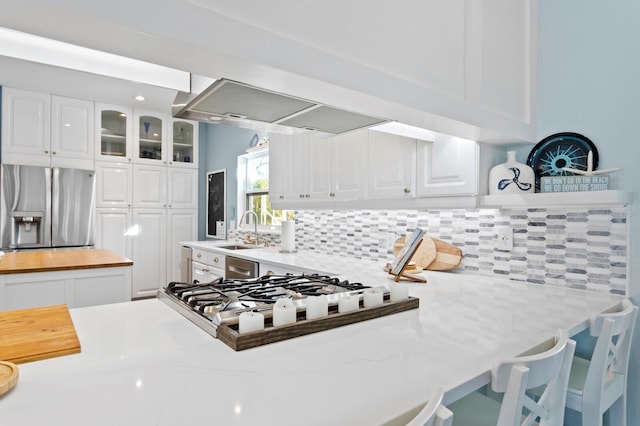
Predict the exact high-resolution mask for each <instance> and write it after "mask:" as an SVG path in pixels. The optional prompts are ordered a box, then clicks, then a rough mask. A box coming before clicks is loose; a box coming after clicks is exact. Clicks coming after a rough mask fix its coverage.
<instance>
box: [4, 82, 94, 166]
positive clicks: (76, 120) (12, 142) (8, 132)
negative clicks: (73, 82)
mask: <svg viewBox="0 0 640 426" xmlns="http://www.w3.org/2000/svg"><path fill="white" fill-rule="evenodd" d="M93 122H94V119H93V102H90V101H83V100H78V99H70V98H63V97H60V96H51V95H49V94H45V93H38V92H30V91H27V90H20V89H13V88H9V87H3V90H2V162H3V163H7V164H27V165H34V166H46V167H49V166H52V167H72V168H82V169H89V170H90V169H93V140H92V139H93V125H94V123H93Z"/></svg>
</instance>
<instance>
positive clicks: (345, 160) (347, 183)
mask: <svg viewBox="0 0 640 426" xmlns="http://www.w3.org/2000/svg"><path fill="white" fill-rule="evenodd" d="M363 132H364V133H365V134H363ZM366 132H367V131H366V130H365V131H359V132H351V133H345V134H342V135H338V136H336V137H334V138H331V192H330V193H329V196H330V198H331V199H332V200H336V201H345V200H363V199H365V198H366V197H367V175H368V170H369V168H368V164H369V163H368V155H369V141H368V137H367V136H366Z"/></svg>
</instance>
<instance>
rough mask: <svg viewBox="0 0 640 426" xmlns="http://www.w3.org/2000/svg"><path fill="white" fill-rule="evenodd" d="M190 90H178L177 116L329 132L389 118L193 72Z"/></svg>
mask: <svg viewBox="0 0 640 426" xmlns="http://www.w3.org/2000/svg"><path fill="white" fill-rule="evenodd" d="M191 91H192V93H184V92H178V95H177V96H176V100H175V102H174V105H173V116H174V117H178V118H185V119H189V120H196V121H203V122H208V123H224V124H230V125H233V126H238V127H248V128H253V129H256V130H265V131H279V132H282V133H304V132H310V131H312V132H319V133H328V134H338V133H344V132H348V131H350V130H355V129H361V128H365V127H370V126H373V125H376V124H380V123H384V122H386V121H388V120H385V119H381V118H377V117H370V116H367V115H363V114H358V113H354V112H350V111H345V110H343V109H340V108H335V107H332V106H328V105H323V104H320V103H317V102H313V101H310V100H306V99H300V98H297V97H294V96H290V95H286V94H282V93H276V92H273V91H270V90H265V89H261V88H258V87H254V86H250V85H247V84H244V83H239V82H237V81H232V80H227V79H219V80H213V79H208V78H205V77H198V76H192V82H191Z"/></svg>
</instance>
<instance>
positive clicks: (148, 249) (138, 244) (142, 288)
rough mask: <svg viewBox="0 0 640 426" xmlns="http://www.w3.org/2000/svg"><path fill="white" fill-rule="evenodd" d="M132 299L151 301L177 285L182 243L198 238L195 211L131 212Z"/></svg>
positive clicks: (141, 210)
mask: <svg viewBox="0 0 640 426" xmlns="http://www.w3.org/2000/svg"><path fill="white" fill-rule="evenodd" d="M133 224H134V226H137V231H138V234H137V235H136V236H134V237H132V239H133V250H132V253H133V256H132V257H133V286H132V294H131V296H132V298H134V299H136V298H143V297H152V296H155V295H156V292H157V290H158V289H159V288H160V287H163V286H165V285H166V284H167V283H169V282H171V281H180V261H181V247H182V246H181V245H180V242H181V241H193V240H195V239H196V238H197V228H198V210H197V209H133Z"/></svg>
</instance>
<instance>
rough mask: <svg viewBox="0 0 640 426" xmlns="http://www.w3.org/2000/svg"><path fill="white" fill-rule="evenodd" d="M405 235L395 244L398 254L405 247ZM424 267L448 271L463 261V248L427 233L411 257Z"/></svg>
mask: <svg viewBox="0 0 640 426" xmlns="http://www.w3.org/2000/svg"><path fill="white" fill-rule="evenodd" d="M404 242H405V237H400V238H398V239H397V240H396V242H395V244H394V245H393V254H394V256H398V253H400V250H402V247H404ZM411 260H412V261H413V262H415V263H416V265H417V266H419V267H420V268H422V269H427V270H430V271H446V270H449V269H453V268H455V267H457V266H458V265H460V262H462V250H460V249H459V248H458V247H456V246H454V245H453V244H449V243H447V242H444V241H442V240H439V239H437V238H432V237H429V236H427V235H425V236H424V237H423V238H422V244H420V247H418V250H417V251H416V253H415V254H414V255H413V257H412V258H411Z"/></svg>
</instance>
